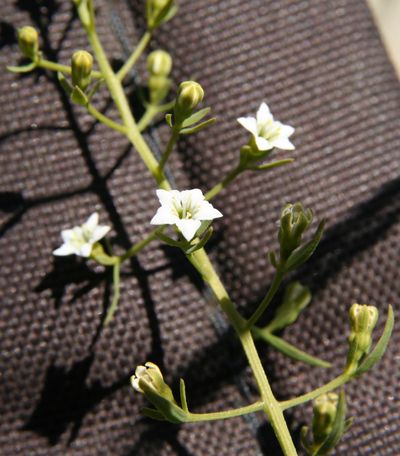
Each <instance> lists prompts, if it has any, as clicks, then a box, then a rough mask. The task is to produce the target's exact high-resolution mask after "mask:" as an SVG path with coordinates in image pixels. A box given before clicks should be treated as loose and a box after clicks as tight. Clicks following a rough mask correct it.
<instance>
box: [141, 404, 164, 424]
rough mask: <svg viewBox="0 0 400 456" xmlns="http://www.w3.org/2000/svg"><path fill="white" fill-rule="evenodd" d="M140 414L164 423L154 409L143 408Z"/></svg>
mask: <svg viewBox="0 0 400 456" xmlns="http://www.w3.org/2000/svg"><path fill="white" fill-rule="evenodd" d="M141 412H142V414H143V415H145V416H147V417H148V418H151V419H153V420H157V421H165V418H164V416H163V414H162V413H160V412H159V411H158V410H156V409H152V408H150V407H143V408H142V410H141Z"/></svg>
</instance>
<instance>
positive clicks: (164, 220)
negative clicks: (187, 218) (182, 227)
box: [150, 206, 179, 225]
mask: <svg viewBox="0 0 400 456" xmlns="http://www.w3.org/2000/svg"><path fill="white" fill-rule="evenodd" d="M177 220H179V218H178V217H177V216H176V215H175V214H174V213H173V212H172V211H171V210H170V209H169V208H167V207H165V206H162V207H160V208H158V209H157V212H156V214H155V216H154V217H153V218H152V219H151V220H150V224H151V225H175V223H176V222H177Z"/></svg>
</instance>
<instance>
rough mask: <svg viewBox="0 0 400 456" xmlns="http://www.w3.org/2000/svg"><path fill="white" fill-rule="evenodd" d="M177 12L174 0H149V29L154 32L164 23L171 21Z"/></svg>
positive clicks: (147, 11) (147, 3) (147, 9)
mask: <svg viewBox="0 0 400 456" xmlns="http://www.w3.org/2000/svg"><path fill="white" fill-rule="evenodd" d="M175 11H176V5H175V1H174V0H147V1H146V18H147V27H148V28H149V29H150V30H154V29H155V28H156V27H158V26H159V25H161V24H162V23H164V22H166V21H168V20H169V19H171V18H172V17H173V16H174V14H175Z"/></svg>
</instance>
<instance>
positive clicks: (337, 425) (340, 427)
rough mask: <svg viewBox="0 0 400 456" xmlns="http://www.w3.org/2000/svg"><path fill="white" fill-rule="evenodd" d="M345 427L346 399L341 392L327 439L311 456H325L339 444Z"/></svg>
mask: <svg viewBox="0 0 400 456" xmlns="http://www.w3.org/2000/svg"><path fill="white" fill-rule="evenodd" d="M345 426H346V397H345V394H344V391H343V390H342V391H341V392H340V394H339V401H338V406H337V411H336V416H335V421H334V422H333V425H332V430H331V432H330V434H329V435H328V437H327V438H326V439H325V440H324V442H323V443H322V445H320V447H319V448H317V450H316V451H314V453H312V456H325V455H326V454H328V453H329V452H330V451H331V450H332V449H333V448H334V447H335V446H336V444H337V443H338V442H339V440H340V439H341V438H342V436H343V434H344V430H345Z"/></svg>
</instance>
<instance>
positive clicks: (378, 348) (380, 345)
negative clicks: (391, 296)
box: [355, 305, 394, 377]
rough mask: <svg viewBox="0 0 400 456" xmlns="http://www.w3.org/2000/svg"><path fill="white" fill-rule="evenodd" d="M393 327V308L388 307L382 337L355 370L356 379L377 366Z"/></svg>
mask: <svg viewBox="0 0 400 456" xmlns="http://www.w3.org/2000/svg"><path fill="white" fill-rule="evenodd" d="M393 325H394V314H393V307H392V306H391V305H389V308H388V315H387V318H386V324H385V328H384V330H383V333H382V336H381V337H380V339H379V340H378V342H377V344H376V345H375V347H374V349H373V350H372V351H371V353H370V354H369V355H367V357H366V358H365V359H364V361H363V362H362V363H361V365H360V366H359V368H358V369H357V371H356V373H355V375H356V376H357V377H358V376H359V375H361V374H364V373H365V372H367V371H368V370H370V369H371V368H372V367H374V366H375V364H377V363H378V362H379V361H380V359H381V358H382V356H383V354H384V353H385V350H386V348H387V346H388V344H389V340H390V336H391V335H392V331H393Z"/></svg>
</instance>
